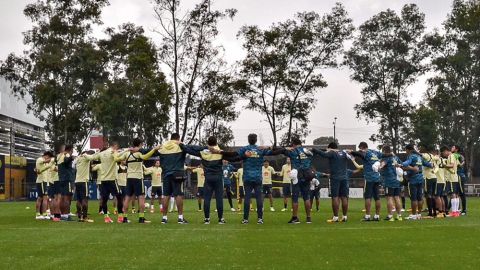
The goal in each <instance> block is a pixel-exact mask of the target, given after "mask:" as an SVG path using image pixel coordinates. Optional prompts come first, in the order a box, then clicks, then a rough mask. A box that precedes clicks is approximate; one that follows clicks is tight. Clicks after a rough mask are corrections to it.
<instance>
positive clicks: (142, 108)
mask: <svg viewBox="0 0 480 270" xmlns="http://www.w3.org/2000/svg"><path fill="white" fill-rule="evenodd" d="M106 33H107V34H108V35H109V37H108V38H107V39H104V40H100V41H99V43H98V44H99V47H100V48H101V50H102V52H104V58H103V59H104V66H105V67H106V69H107V71H108V75H109V76H108V79H106V80H105V81H104V82H103V83H102V84H101V85H99V87H98V88H97V92H96V95H95V96H94V97H93V98H92V100H91V108H92V111H93V114H94V116H95V119H96V120H97V123H98V125H99V127H100V128H102V130H103V133H104V135H106V136H107V137H119V136H124V137H127V138H130V139H132V138H133V137H141V138H144V140H145V142H146V144H147V145H149V146H153V145H154V144H156V143H158V142H159V141H160V140H161V137H162V135H166V130H167V125H168V120H169V115H168V112H169V109H170V106H171V97H172V95H171V88H170V86H169V85H168V84H167V83H166V81H165V76H164V75H163V73H162V72H160V71H159V70H160V69H159V61H158V58H157V53H158V52H157V49H156V47H155V46H154V45H153V43H152V42H151V41H150V40H149V39H148V38H147V37H146V36H145V35H144V31H143V29H142V28H141V27H136V26H135V25H133V24H124V25H122V26H120V27H119V29H118V31H115V29H113V28H108V29H107V30H106Z"/></svg>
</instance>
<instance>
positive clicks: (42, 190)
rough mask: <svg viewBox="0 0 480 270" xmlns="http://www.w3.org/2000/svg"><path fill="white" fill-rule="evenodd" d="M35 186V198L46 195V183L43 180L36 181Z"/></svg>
mask: <svg viewBox="0 0 480 270" xmlns="http://www.w3.org/2000/svg"><path fill="white" fill-rule="evenodd" d="M36 188H37V198H40V197H43V196H47V195H48V193H47V192H48V191H47V183H45V182H42V183H37V184H36Z"/></svg>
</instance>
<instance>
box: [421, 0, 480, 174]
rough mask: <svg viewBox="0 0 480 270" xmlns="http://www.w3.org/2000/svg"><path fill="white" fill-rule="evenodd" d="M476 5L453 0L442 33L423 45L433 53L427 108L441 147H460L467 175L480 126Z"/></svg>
mask: <svg viewBox="0 0 480 270" xmlns="http://www.w3.org/2000/svg"><path fill="white" fill-rule="evenodd" d="M479 25H480V2H478V1H474V0H455V1H454V2H453V8H452V12H451V13H450V14H449V16H448V18H447V20H446V21H445V23H444V31H443V33H442V34H440V33H434V34H432V35H430V36H429V37H428V38H427V43H428V44H429V45H431V47H432V49H433V50H434V54H433V55H435V58H434V59H433V61H432V68H433V71H435V76H433V77H432V78H431V79H430V80H429V83H430V86H431V88H430V92H429V93H428V94H429V97H430V102H429V104H430V106H431V107H432V108H433V109H434V110H436V111H437V112H438V113H439V130H440V140H441V143H442V144H451V143H455V144H460V145H462V146H463V147H464V148H465V153H466V155H465V157H466V162H467V166H468V170H469V173H470V175H471V172H472V168H473V164H474V162H475V153H476V152H477V151H478V149H477V148H478V144H479V140H480V139H479V135H480V123H479V122H478V119H479V117H480V100H479V97H480V27H479Z"/></svg>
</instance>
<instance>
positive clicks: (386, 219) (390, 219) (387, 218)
mask: <svg viewBox="0 0 480 270" xmlns="http://www.w3.org/2000/svg"><path fill="white" fill-rule="evenodd" d="M384 220H385V221H395V219H394V218H393V216H391V217H386V218H385V219H384Z"/></svg>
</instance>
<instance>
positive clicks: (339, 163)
mask: <svg viewBox="0 0 480 270" xmlns="http://www.w3.org/2000/svg"><path fill="white" fill-rule="evenodd" d="M312 153H313V154H314V155H318V156H321V157H324V158H327V159H328V162H329V165H330V192H331V195H332V211H333V218H332V219H330V220H327V222H330V223H332V222H338V221H339V219H338V211H339V208H340V200H341V202H342V210H343V217H342V222H346V221H347V219H348V218H347V214H348V193H349V188H348V181H347V169H348V162H349V157H348V154H347V152H345V151H340V150H338V145H337V143H335V142H331V143H330V144H328V147H327V151H321V150H318V149H312Z"/></svg>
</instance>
